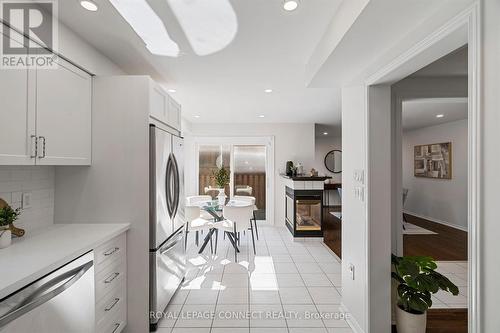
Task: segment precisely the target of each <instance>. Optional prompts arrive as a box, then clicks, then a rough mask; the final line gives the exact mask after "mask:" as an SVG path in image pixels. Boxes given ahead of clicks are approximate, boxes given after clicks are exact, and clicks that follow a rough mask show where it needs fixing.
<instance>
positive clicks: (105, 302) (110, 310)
mask: <svg viewBox="0 0 500 333" xmlns="http://www.w3.org/2000/svg"><path fill="white" fill-rule="evenodd" d="M126 252H127V251H126V240H125V234H122V235H119V236H117V237H115V238H113V239H112V240H110V241H108V242H107V243H105V244H103V245H101V246H100V247H98V248H97V249H95V250H94V260H95V300H96V306H95V312H96V313H95V322H96V333H118V332H121V331H122V330H123V328H124V327H125V325H126V324H127V275H126V274H127V264H126V259H127V258H126Z"/></svg>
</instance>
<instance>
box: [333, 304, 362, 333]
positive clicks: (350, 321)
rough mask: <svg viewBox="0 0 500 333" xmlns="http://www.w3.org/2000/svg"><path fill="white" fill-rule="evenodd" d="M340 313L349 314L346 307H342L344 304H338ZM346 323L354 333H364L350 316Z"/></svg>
mask: <svg viewBox="0 0 500 333" xmlns="http://www.w3.org/2000/svg"><path fill="white" fill-rule="evenodd" d="M339 309H340V312H342V313H344V314H350V313H351V312H350V311H349V309H347V307H346V306H345V305H344V303H340V307H339ZM346 321H347V323H348V324H349V326H350V327H351V329H352V330H353V332H354V333H365V331H364V330H363V329H362V328H361V326H360V325H359V324H358V322H357V321H356V319H355V318H354V317H353V316H352V315H350V316H348V318H347V319H346Z"/></svg>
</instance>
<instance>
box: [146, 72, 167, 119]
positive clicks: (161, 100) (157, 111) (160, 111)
mask: <svg viewBox="0 0 500 333" xmlns="http://www.w3.org/2000/svg"><path fill="white" fill-rule="evenodd" d="M150 99H151V110H150V114H151V117H153V118H155V119H156V120H159V121H161V122H163V123H168V95H166V94H165V92H164V91H163V89H161V87H160V86H159V85H158V84H156V83H155V82H153V81H151V95H150Z"/></svg>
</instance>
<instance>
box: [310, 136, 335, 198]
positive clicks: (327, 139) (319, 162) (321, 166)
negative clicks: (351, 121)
mask: <svg viewBox="0 0 500 333" xmlns="http://www.w3.org/2000/svg"><path fill="white" fill-rule="evenodd" d="M334 149H335V150H342V137H340V136H331V135H327V136H316V138H315V142H314V154H315V158H314V168H315V169H316V170H318V172H319V174H320V175H326V176H330V177H332V179H331V180H332V181H333V182H335V183H342V173H333V172H330V171H328V169H327V168H326V167H325V156H326V154H328V152H329V151H332V150H334ZM327 194H328V196H329V201H328V202H329V204H330V205H341V200H340V197H339V194H338V193H337V191H328V192H327Z"/></svg>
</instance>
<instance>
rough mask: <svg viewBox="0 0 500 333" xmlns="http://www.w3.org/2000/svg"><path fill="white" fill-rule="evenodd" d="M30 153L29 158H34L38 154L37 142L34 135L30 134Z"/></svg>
mask: <svg viewBox="0 0 500 333" xmlns="http://www.w3.org/2000/svg"><path fill="white" fill-rule="evenodd" d="M30 138H31V155H30V158H36V157H37V156H38V142H37V139H36V135H31V136H30Z"/></svg>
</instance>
